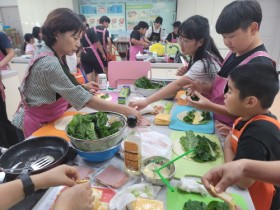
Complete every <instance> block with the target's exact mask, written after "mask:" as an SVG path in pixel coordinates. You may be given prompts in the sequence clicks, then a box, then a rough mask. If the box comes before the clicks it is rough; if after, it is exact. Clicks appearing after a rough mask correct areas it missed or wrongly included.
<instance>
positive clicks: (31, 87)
mask: <svg viewBox="0 0 280 210" xmlns="http://www.w3.org/2000/svg"><path fill="white" fill-rule="evenodd" d="M42 52H46V53H49V52H53V51H52V50H51V49H50V48H49V47H47V46H46V45H43V46H42V47H41V48H40V49H38V50H37V51H36V54H39V53H42ZM58 95H60V96H61V97H63V98H64V99H65V100H66V101H68V102H69V103H70V104H71V105H72V106H73V107H74V108H75V109H77V110H79V109H81V108H83V107H84V106H85V105H86V104H87V102H89V100H90V99H91V98H92V95H91V94H90V92H88V91H87V90H85V89H84V88H83V87H82V86H81V85H78V83H77V84H74V82H71V80H70V78H69V76H68V75H67V74H66V73H65V72H64V70H63V68H62V65H61V63H60V62H59V59H58V58H57V57H56V56H45V57H42V58H40V59H38V60H37V61H36V62H35V63H34V64H33V66H32V69H31V71H30V74H29V76H28V78H27V79H26V81H25V82H24V93H23V97H24V100H25V101H26V102H27V104H28V105H29V106H40V105H43V104H52V103H54V102H55V101H56V100H57V97H58ZM23 118H24V110H23V108H21V109H19V110H18V112H16V114H15V115H14V117H13V120H12V124H13V125H15V126H16V127H18V128H20V129H23Z"/></svg>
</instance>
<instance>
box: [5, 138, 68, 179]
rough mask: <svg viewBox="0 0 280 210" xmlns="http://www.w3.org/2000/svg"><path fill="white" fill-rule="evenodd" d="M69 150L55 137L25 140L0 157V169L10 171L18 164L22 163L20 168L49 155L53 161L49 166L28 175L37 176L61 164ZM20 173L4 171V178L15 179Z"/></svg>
mask: <svg viewBox="0 0 280 210" xmlns="http://www.w3.org/2000/svg"><path fill="white" fill-rule="evenodd" d="M68 149H69V144H68V142H67V141H66V140H64V139H62V138H59V137H55V136H44V137H38V138H33V139H30V140H25V141H23V142H20V143H18V144H16V145H14V146H12V147H10V148H9V149H8V150H7V151H6V152H5V153H4V154H3V155H2V156H1V157H0V167H1V168H4V169H11V168H12V167H13V166H14V165H16V164H17V163H18V162H22V164H20V165H21V167H20V168H22V167H24V165H25V163H27V162H28V161H30V160H38V159H40V158H42V157H44V156H47V155H50V156H52V157H53V158H54V159H55V160H54V162H53V163H51V164H50V165H48V166H46V167H44V168H42V169H39V170H36V171H29V173H30V174H37V173H41V172H43V171H46V170H48V169H51V168H53V167H55V166H58V165H59V164H61V163H62V162H63V161H64V159H65V158H66V155H67V152H68ZM20 173H21V170H15V171H13V172H8V171H6V176H8V177H9V178H16V177H17V176H18V175H19V174H20Z"/></svg>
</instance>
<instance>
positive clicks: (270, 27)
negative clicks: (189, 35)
mask: <svg viewBox="0 0 280 210" xmlns="http://www.w3.org/2000/svg"><path fill="white" fill-rule="evenodd" d="M230 2H232V0H207V1H205V0H178V5H177V19H178V20H180V21H184V20H186V19H187V18H188V17H190V16H192V15H195V14H198V15H202V16H204V17H206V18H208V20H209V24H210V27H211V36H212V37H213V39H214V40H215V43H216V44H217V46H218V48H219V50H220V52H221V54H222V55H225V54H226V53H227V51H228V49H227V48H226V46H225V45H224V43H223V40H222V36H221V35H219V34H217V33H216V30H215V23H216V21H217V18H218V16H219V14H220V12H221V11H222V9H223V8H224V6H225V5H227V4H229V3H230ZM258 2H259V3H260V5H261V7H262V11H263V21H262V24H261V28H260V35H261V38H262V40H263V42H264V44H265V46H266V48H267V50H268V52H269V54H270V55H271V57H272V58H273V59H274V60H275V61H277V63H278V68H279V69H280V24H279V23H280V12H279V11H280V1H279V0H258Z"/></svg>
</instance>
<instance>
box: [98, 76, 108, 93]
mask: <svg viewBox="0 0 280 210" xmlns="http://www.w3.org/2000/svg"><path fill="white" fill-rule="evenodd" d="M98 85H99V89H100V90H106V89H107V76H106V74H98Z"/></svg>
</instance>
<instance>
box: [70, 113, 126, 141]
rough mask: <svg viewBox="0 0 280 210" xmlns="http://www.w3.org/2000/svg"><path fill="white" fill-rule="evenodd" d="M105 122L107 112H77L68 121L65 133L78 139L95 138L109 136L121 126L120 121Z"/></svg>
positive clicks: (106, 120)
mask: <svg viewBox="0 0 280 210" xmlns="http://www.w3.org/2000/svg"><path fill="white" fill-rule="evenodd" d="M107 122H108V117H107V114H105V113H103V112H97V113H94V114H88V115H81V114H77V115H74V117H73V119H72V121H71V122H70V123H69V125H68V130H67V133H68V134H69V135H70V136H73V137H75V138H78V139H84V140H96V139H98V138H104V137H106V136H110V135H112V134H114V133H116V132H118V131H119V129H120V127H122V123H121V122H120V121H114V122H112V123H111V124H109V123H107Z"/></svg>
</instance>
